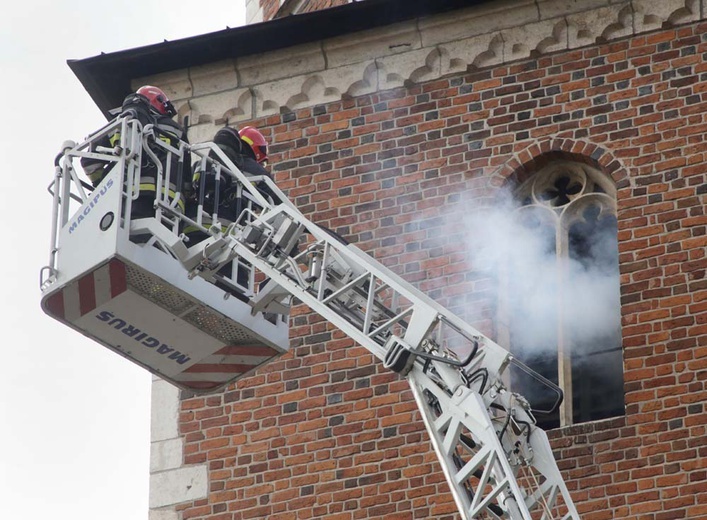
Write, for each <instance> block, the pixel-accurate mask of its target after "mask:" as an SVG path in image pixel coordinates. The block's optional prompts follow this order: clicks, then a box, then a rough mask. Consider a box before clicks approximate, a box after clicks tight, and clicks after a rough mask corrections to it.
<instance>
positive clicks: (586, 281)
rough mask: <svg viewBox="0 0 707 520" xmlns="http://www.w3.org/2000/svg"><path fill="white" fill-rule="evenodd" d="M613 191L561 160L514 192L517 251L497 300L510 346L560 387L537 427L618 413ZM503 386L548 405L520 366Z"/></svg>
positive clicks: (590, 172) (598, 177) (596, 175)
mask: <svg viewBox="0 0 707 520" xmlns="http://www.w3.org/2000/svg"><path fill="white" fill-rule="evenodd" d="M615 193H616V190H615V187H614V184H613V182H612V181H611V180H610V179H609V178H607V177H606V176H604V175H603V174H602V173H601V172H600V171H598V170H596V169H594V168H592V167H590V166H588V165H586V164H583V163H579V162H571V161H564V160H563V161H554V162H551V163H550V164H548V165H546V166H544V167H543V168H541V169H539V170H538V171H537V172H535V173H534V174H533V175H532V176H531V177H530V178H528V179H527V180H526V181H525V182H523V183H522V184H520V185H519V186H518V187H517V188H516V189H515V191H514V198H515V200H516V201H518V202H519V203H520V206H519V207H518V208H517V209H516V212H515V220H516V222H517V223H519V224H520V228H519V229H520V230H521V233H519V237H518V241H519V244H520V245H519V248H520V247H522V248H523V250H522V251H520V253H519V254H518V255H511V258H510V259H508V266H507V269H508V273H507V274H508V276H506V277H505V285H506V287H505V290H504V295H505V296H504V298H505V299H506V301H505V302H503V304H502V308H504V309H505V313H506V314H507V316H506V322H507V326H508V338H507V340H508V342H509V344H510V348H511V351H512V352H513V353H514V354H515V355H516V356H517V357H518V358H519V359H521V360H522V361H524V362H525V363H526V364H527V365H529V366H530V367H531V368H533V369H535V370H536V371H538V372H540V373H541V374H542V375H544V376H545V377H546V378H548V379H550V380H551V381H553V382H554V383H556V384H558V386H560V388H562V389H563V391H564V393H565V399H564V402H563V404H562V405H561V406H560V409H559V411H558V412H556V413H554V414H552V415H546V416H545V415H542V414H538V417H537V418H538V421H539V423H540V424H541V426H543V427H545V428H552V427H557V426H560V425H562V426H565V425H569V424H576V423H581V422H586V421H590V420H598V419H603V418H607V417H613V416H617V415H622V414H623V413H624V399H623V360H622V349H621V328H620V299H619V269H618V245H617V220H616V195H615ZM520 235H525V237H521V236H520ZM511 384H512V385H513V386H514V388H515V389H517V390H518V391H519V392H520V393H522V394H524V395H526V396H527V397H528V398H529V400H530V401H531V404H533V405H534V407H535V408H536V409H543V408H547V407H549V406H550V404H551V397H552V396H550V395H548V394H547V392H543V391H542V389H541V388H540V387H538V386H537V383H535V382H533V381H531V380H530V379H529V378H527V377H524V376H523V375H522V374H514V375H513V377H512V383H511Z"/></svg>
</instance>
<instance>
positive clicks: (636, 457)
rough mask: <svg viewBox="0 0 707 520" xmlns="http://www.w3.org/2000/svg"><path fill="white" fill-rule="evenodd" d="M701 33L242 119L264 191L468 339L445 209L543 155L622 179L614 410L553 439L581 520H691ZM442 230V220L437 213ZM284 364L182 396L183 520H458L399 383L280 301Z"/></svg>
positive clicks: (697, 366) (702, 418) (700, 392)
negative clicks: (268, 162)
mask: <svg viewBox="0 0 707 520" xmlns="http://www.w3.org/2000/svg"><path fill="white" fill-rule="evenodd" d="M705 33H707V24H691V25H686V26H682V27H679V28H675V29H665V30H660V31H654V32H651V33H648V34H645V35H640V36H637V37H634V38H632V39H625V40H618V41H613V42H611V43H606V44H601V45H595V46H592V47H587V48H582V49H577V50H572V51H565V52H559V53H555V54H550V55H546V56H542V57H539V58H537V59H526V60H522V61H518V62H515V63H511V64H508V65H502V66H497V67H495V68H486V69H482V70H478V71H475V72H471V73H466V74H454V75H450V76H448V77H445V78H442V79H439V80H435V81H429V82H425V83H421V84H418V85H415V86H411V87H409V88H398V89H393V90H388V91H384V92H380V93H375V94H370V95H362V96H358V97H354V98H347V99H343V100H341V101H337V102H331V103H328V104H322V105H316V106H313V107H307V108H302V109H299V110H294V111H291V112H286V113H284V114H282V115H272V116H268V117H264V118H262V119H260V120H256V121H255V124H257V125H258V127H259V128H262V129H263V131H264V133H266V134H267V136H268V137H269V140H270V142H271V143H272V146H271V151H272V153H271V156H272V159H273V160H272V163H273V164H274V172H275V173H276V177H277V180H278V182H279V184H280V185H281V186H282V187H283V188H284V189H285V190H286V191H287V192H289V194H290V196H291V198H292V199H293V200H294V201H295V203H296V204H297V205H298V206H299V207H300V209H302V210H303V211H304V212H305V213H306V214H308V215H309V216H310V217H311V218H312V219H313V220H315V221H317V222H319V223H321V224H323V225H326V226H328V227H331V228H332V229H334V230H336V231H338V232H339V233H341V234H342V235H344V236H345V237H346V238H348V239H350V240H351V241H353V242H355V243H356V244H357V245H358V246H359V247H361V248H362V249H364V250H365V251H368V252H369V253H370V254H372V255H373V256H374V257H376V258H377V259H378V260H380V261H382V262H383V263H384V264H386V265H388V266H389V267H391V268H392V269H393V270H395V271H396V272H398V273H399V274H401V275H402V276H403V277H404V278H405V279H407V280H408V281H410V282H412V283H414V284H416V285H417V286H418V287H419V288H420V289H422V290H423V291H425V292H426V293H428V294H430V295H431V296H432V297H433V298H435V299H436V300H438V301H440V302H441V303H443V304H445V305H450V306H451V307H452V308H453V310H455V311H456V312H458V313H460V314H463V315H464V316H465V317H466V318H467V319H468V320H469V321H470V322H472V323H473V324H474V325H475V326H476V327H477V328H479V329H480V330H482V331H483V332H485V333H487V334H489V335H491V336H493V335H494V332H495V330H494V316H495V313H494V302H493V299H492V298H491V297H490V296H489V294H490V293H489V291H488V287H489V285H490V281H489V280H487V279H485V278H484V276H483V275H482V274H479V273H475V272H474V270H473V266H472V265H471V264H470V262H469V258H468V257H467V255H466V252H465V250H464V247H463V246H462V245H461V241H460V240H459V237H460V235H461V234H463V229H460V226H459V225H454V224H455V222H458V221H455V220H454V216H455V215H458V214H461V213H463V212H464V211H465V210H466V209H467V208H468V207H469V204H472V203H474V202H475V201H476V203H482V201H484V200H486V199H487V197H488V195H489V194H490V193H492V192H493V189H494V187H495V186H498V185H502V184H503V183H505V182H506V181H507V180H508V179H512V178H517V177H518V176H522V173H523V171H524V170H526V169H529V168H531V167H532V165H534V164H537V163H539V162H542V161H544V160H546V159H547V158H548V157H557V156H564V157H570V158H574V159H579V160H584V161H587V162H590V163H592V164H594V165H595V166H597V167H599V168H600V169H601V170H603V171H604V172H605V173H606V174H607V175H610V176H611V177H612V178H613V179H614V181H615V182H616V184H617V187H618V218H619V248H620V262H621V282H622V304H623V307H622V325H623V339H624V365H625V366H624V368H625V376H624V377H625V391H626V403H627V409H626V416H625V417H620V418H615V419H610V420H606V421H601V422H596V423H589V424H583V425H577V426H572V427H569V428H565V429H561V430H556V431H552V432H550V437H551V440H552V442H553V447H554V449H555V450H556V455H557V457H558V460H559V464H560V467H561V469H562V470H563V474H564V476H565V478H566V479H567V482H568V485H569V487H570V490H571V491H572V492H573V496H574V497H575V500H576V502H577V505H578V508H579V510H580V511H581V512H582V513H583V518H584V519H589V520H600V519H609V518H640V519H645V520H667V519H677V518H684V519H696V518H701V517H707V463H706V462H705V460H707V457H706V455H707V448H706V447H705V445H706V442H707V441H706V439H707V432H706V431H705V430H706V426H705V425H706V424H707V411H706V410H705V399H706V398H707V390H706V389H705V380H706V379H707V280H705V270H706V269H707V260H706V259H705V246H706V245H707V235H706V234H705V231H706V229H707V216H705V211H704V206H705V192H706V191H707V183H706V179H705V174H706V172H707V161H706V158H705V130H707V99H706V97H705V96H706V94H705V92H706V89H705V84H706V81H705V80H706V78H707V66H706V65H705V64H704V58H705V56H707V37H705V36H703V35H704V34H705ZM450 217H451V218H450ZM291 324H292V341H293V348H292V351H291V353H290V354H288V355H286V356H285V357H283V358H281V359H280V360H278V361H277V362H275V363H272V364H271V365H268V366H267V367H265V368H264V369H262V370H259V371H258V372H257V373H256V374H255V375H254V376H252V377H250V378H247V379H244V380H241V381H239V382H238V383H237V384H235V385H233V386H231V387H229V388H228V389H227V390H226V391H225V392H223V393H220V394H217V395H213V396H209V397H188V396H183V399H182V402H181V410H180V415H179V431H180V434H181V435H182V436H183V439H184V463H185V464H187V465H189V464H207V466H208V472H209V491H208V497H207V498H205V499H201V500H195V501H193V502H186V503H183V504H181V505H178V506H177V508H176V509H177V511H179V513H180V515H181V518H184V519H187V518H204V519H207V518H208V519H213V520H216V519H219V520H236V519H241V518H256V519H259V518H267V519H273V520H274V519H291V518H326V519H346V520H349V519H358V518H385V519H410V518H424V519H432V518H434V519H444V518H457V517H458V515H457V513H456V509H455V507H454V504H453V502H452V499H451V496H450V495H449V493H448V491H447V486H446V483H445V481H444V477H443V475H442V473H441V470H440V468H439V466H438V464H437V462H436V458H435V456H434V454H433V453H432V451H431V448H430V445H429V443H428V441H427V436H426V433H425V431H424V427H423V425H422V423H421V422H420V420H419V414H418V413H417V411H416V407H415V404H414V402H413V400H412V397H411V394H410V392H409V391H408V390H407V386H406V383H405V382H404V381H403V380H401V379H400V378H399V377H398V376H397V375H396V374H394V373H391V372H388V371H386V370H385V369H383V368H382V367H381V366H380V364H379V363H377V362H375V361H374V360H373V358H372V356H371V355H370V354H368V353H367V352H366V351H365V350H363V349H361V348H360V347H357V346H355V345H353V344H352V342H351V341H350V340H348V339H347V338H345V337H344V336H343V334H341V333H340V332H338V331H336V330H334V329H333V328H332V327H331V326H329V325H328V324H327V323H325V322H324V321H323V320H322V319H321V318H319V317H318V316H316V315H312V314H311V313H309V312H308V311H307V310H306V309H304V308H301V307H297V308H295V309H294V311H293V313H292V321H291Z"/></svg>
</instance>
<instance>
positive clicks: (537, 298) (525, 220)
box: [464, 192, 620, 356]
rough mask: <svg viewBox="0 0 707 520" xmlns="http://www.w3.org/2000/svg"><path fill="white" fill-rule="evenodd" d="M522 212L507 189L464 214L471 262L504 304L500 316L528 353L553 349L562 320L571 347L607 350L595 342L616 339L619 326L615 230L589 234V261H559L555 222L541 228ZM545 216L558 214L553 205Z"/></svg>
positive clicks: (550, 352) (534, 353)
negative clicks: (491, 204) (488, 203)
mask: <svg viewBox="0 0 707 520" xmlns="http://www.w3.org/2000/svg"><path fill="white" fill-rule="evenodd" d="M526 210H527V208H526V209H521V208H520V205H519V204H518V202H517V201H515V200H514V199H513V197H512V195H510V194H509V193H506V192H504V193H502V194H501V196H500V197H499V198H498V199H497V200H496V201H495V202H494V204H493V207H490V208H488V207H487V208H483V209H482V208H475V209H474V210H472V212H471V213H470V214H467V215H466V216H465V218H464V228H465V231H466V233H465V237H466V239H467V244H466V245H467V251H468V253H469V257H470V261H471V267H472V269H473V270H474V271H478V272H481V273H483V274H484V275H485V276H487V277H488V278H489V279H490V280H491V281H492V283H491V285H492V286H494V287H496V289H497V293H496V294H495V295H494V296H495V297H496V298H497V299H498V298H500V300H498V301H504V302H505V305H504V307H503V310H502V312H500V313H499V316H498V318H499V319H501V320H502V321H507V324H508V326H509V327H510V330H511V335H512V337H515V338H517V339H519V340H520V343H522V345H523V348H524V349H525V353H526V355H527V354H532V355H533V356H538V355H543V354H547V355H550V354H552V355H554V354H556V352H557V343H558V334H559V333H558V323H559V322H561V323H562V324H563V327H562V333H563V334H566V335H568V336H570V337H571V344H572V345H574V346H575V348H580V349H590V350H595V349H596V350H605V349H606V348H607V347H606V346H602V345H600V343H602V342H605V341H606V338H607V337H609V338H612V337H613V338H616V337H617V333H618V330H619V327H620V300H619V279H618V265H617V253H616V235H615V229H613V228H611V227H609V228H608V232H607V233H604V234H602V235H600V236H593V239H592V242H591V244H590V245H589V246H588V249H589V251H590V252H591V255H590V256H591V257H592V260H591V262H584V265H583V263H582V262H580V261H578V260H573V259H569V258H562V259H559V260H558V257H557V254H556V250H555V236H554V232H555V225H554V223H549V225H547V226H545V225H540V224H539V222H535V220H534V217H533V215H531V213H530V212H529V211H526ZM541 215H542V213H541ZM546 217H547V219H548V220H550V219H554V218H556V217H555V216H554V215H553V214H552V213H551V212H550V210H548V212H547V215H546ZM504 314H505V315H504ZM558 320H559V321H558ZM570 337H567V338H566V339H567V340H570ZM613 343H615V339H614V341H613ZM615 346H616V345H611V347H612V348H613V347H615Z"/></svg>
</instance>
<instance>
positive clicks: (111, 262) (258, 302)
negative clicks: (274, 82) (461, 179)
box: [40, 118, 580, 520]
mask: <svg viewBox="0 0 707 520" xmlns="http://www.w3.org/2000/svg"><path fill="white" fill-rule="evenodd" d="M117 129H119V130H120V144H119V145H117V146H115V147H113V148H109V149H103V148H101V147H100V146H97V145H96V143H97V142H99V141H100V140H101V138H103V137H105V135H108V134H110V133H115V132H116V130H117ZM82 157H88V158H94V159H96V158H98V159H101V160H103V161H105V162H106V164H107V166H106V171H107V172H108V173H107V175H106V177H105V178H104V179H103V180H102V181H101V183H100V184H99V185H98V186H97V187H95V189H93V188H91V187H89V186H86V185H85V184H84V183H83V182H82V181H81V180H80V179H79V177H78V173H77V170H76V166H75V164H74V163H76V162H77V161H78V160H79V159H80V158H82ZM160 158H161V159H160ZM170 158H171V159H176V160H170ZM189 158H191V159H189ZM192 161H195V163H196V164H198V165H199V166H198V167H199V168H200V170H201V172H202V174H201V175H200V177H199V186H198V187H196V189H195V190H194V193H191V194H186V193H181V192H179V189H177V190H176V192H175V193H172V192H170V190H169V189H168V187H170V186H172V185H176V186H182V185H183V184H184V183H183V178H184V175H185V171H186V172H191V168H190V166H191V162H192ZM146 164H150V165H151V166H152V167H153V168H156V172H157V173H156V180H155V182H156V185H155V187H154V189H153V193H154V201H152V205H151V207H152V212H151V213H150V215H148V216H147V217H145V216H144V215H141V217H142V218H135V215H136V212H135V211H134V210H135V207H136V205H137V204H138V203H139V201H140V200H141V199H140V190H141V189H143V187H144V182H141V176H142V174H143V173H144V169H145V165H146ZM175 164H179V165H180V166H179V167H175V166H174V165H175ZM206 172H208V174H206ZM187 174H188V175H190V178H191V174H190V173H187ZM207 179H210V181H208V182H210V183H211V184H210V185H209V186H207V185H206V183H207ZM224 180H228V182H227V183H225V184H224V185H228V186H229V189H230V190H233V189H235V190H236V191H235V195H236V197H235V198H236V200H237V201H238V207H239V208H240V211H239V212H238V215H237V217H236V218H235V220H227V219H225V218H224V216H223V215H220V214H219V211H218V210H217V209H214V208H218V207H219V204H218V198H219V196H220V195H219V194H220V193H221V191H222V190H221V182H222V181H224ZM50 192H51V193H52V195H53V201H54V212H53V225H52V235H51V248H50V259H49V265H48V266H47V267H45V268H43V270H42V273H41V276H40V284H41V287H42V291H43V294H42V307H43V309H44V310H45V312H47V313H48V314H50V315H51V316H53V317H54V318H56V319H58V320H60V321H61V322H63V323H65V324H67V325H68V326H70V327H72V328H74V329H76V330H78V331H79V332H81V333H83V334H85V335H86V336H89V337H91V338H93V339H95V340H96V341H98V342H99V343H101V344H103V345H104V346H106V347H108V348H109V349H111V350H113V351H115V352H117V353H119V354H120V355H122V356H124V357H126V358H128V359H129V360H131V361H133V362H135V363H138V364H139V365H141V366H143V367H145V368H146V369H148V370H149V371H151V372H152V373H154V374H157V375H159V376H160V377H162V378H164V379H166V380H168V381H170V382H172V383H173V384H175V385H177V386H179V387H181V388H183V389H187V390H192V391H196V392H211V391H215V390H217V389H219V388H222V387H223V386H224V385H226V384H228V383H230V382H232V381H235V380H236V379H238V378H239V377H242V376H244V375H246V374H248V373H250V372H251V371H253V370H254V369H255V368H257V367H258V366H260V365H262V364H264V363H267V362H268V361H270V360H271V359H273V358H274V357H276V356H278V355H280V354H282V353H285V352H287V351H288V348H289V343H288V328H287V315H288V311H289V308H290V305H292V303H293V302H296V301H299V302H302V303H304V304H305V305H307V306H308V307H309V308H311V309H312V310H313V311H315V312H317V313H318V314H320V315H321V316H322V317H323V318H325V319H326V320H327V321H329V322H330V323H332V324H333V325H334V326H336V327H337V328H338V329H339V330H341V331H342V332H344V333H345V334H346V335H348V336H349V337H350V338H352V339H353V340H354V341H355V342H356V343H358V344H359V345H361V346H363V347H365V348H366V349H368V350H369V351H370V352H371V353H373V354H374V355H375V356H376V357H377V358H378V359H379V360H380V361H381V362H382V363H383V365H384V366H385V367H387V368H389V369H390V370H393V371H395V372H397V373H398V374H400V375H401V377H405V378H406V379H407V380H408V382H409V384H410V388H411V390H412V393H413V395H414V398H415V400H416V403H417V405H418V407H419V409H420V413H421V416H422V420H423V422H424V424H425V427H426V429H427V431H428V433H429V435H430V439H431V443H432V446H433V447H434V449H435V451H436V454H437V457H438V459H439V461H440V464H441V466H442V470H443V472H444V475H445V477H446V480H447V482H448V484H449V486H450V489H451V492H452V495H453V497H454V500H455V502H456V505H457V507H458V509H459V512H460V515H461V517H462V518H463V519H464V520H472V519H477V518H496V519H511V520H533V519H545V520H549V519H557V520H560V519H562V520H569V519H571V520H578V519H579V518H580V517H579V514H578V513H577V510H576V508H575V506H574V504H573V502H572V497H571V496H570V494H569V491H568V489H567V486H566V484H565V482H564V481H563V479H562V476H561V474H560V471H559V469H558V467H557V464H556V462H555V460H554V457H553V454H552V449H551V447H550V444H549V441H548V438H547V435H546V434H545V432H543V431H542V429H540V428H538V427H537V426H536V420H535V417H534V413H538V411H537V410H533V408H532V406H531V405H530V403H528V401H527V400H526V399H525V398H523V396H521V395H519V394H517V393H515V392H513V391H511V389H510V388H509V382H508V380H509V377H508V371H509V369H510V368H511V367H516V368H517V369H520V370H522V371H523V372H525V374H526V375H527V376H530V377H532V378H534V379H535V380H536V381H538V382H539V383H540V384H541V385H543V386H544V387H545V388H546V390H547V391H548V392H551V393H552V394H554V396H555V400H554V405H553V406H552V408H554V409H557V407H558V406H559V404H560V402H561V400H562V392H561V391H560V389H559V388H558V387H557V386H556V385H554V384H553V383H551V382H549V381H547V380H545V379H544V378H543V377H542V376H540V375H539V374H536V373H535V372H533V371H532V370H531V369H529V368H528V367H526V366H525V365H523V364H522V363H520V362H519V361H518V360H516V359H514V358H513V356H511V355H510V353H509V352H508V351H507V350H505V349H503V348H502V347H500V346H499V345H497V344H496V343H494V342H493V341H492V340H491V339H489V338H487V337H486V336H484V335H483V334H481V333H480V332H479V331H477V330H476V329H474V328H473V327H472V326H471V325H469V324H468V323H466V322H464V321H463V320H461V319H460V318H458V317H457V316H455V315H454V314H452V313H451V312H449V311H448V310H447V309H445V308H444V307H442V306H441V305H439V304H437V303H436V302H435V301H433V300H432V299H430V298H429V297H427V296H426V295H424V294H423V293H421V292H420V291H418V290H417V289H416V288H414V287H413V286H411V285H410V284H409V283H407V282H406V281H405V280H403V279H402V278H400V277H399V276H397V275H396V274H395V273H393V272H391V271H390V270H388V269H387V268H386V267H385V266H383V265H381V264H380V263H378V262H377V261H376V260H374V259H373V258H371V257H370V256H368V255H367V254H366V253H364V252H363V251H361V250H360V249H358V248H357V247H355V246H354V245H352V244H348V243H347V242H346V241H345V240H343V239H342V238H341V237H339V236H338V235H336V234H335V233H332V232H331V231H329V230H326V229H324V228H322V227H320V226H318V225H316V224H314V223H313V222H311V221H310V220H309V219H307V218H306V217H305V216H304V215H302V213H301V212H300V211H299V210H298V209H297V208H296V207H295V206H294V205H293V204H292V203H291V202H290V201H289V200H288V199H287V197H286V196H285V195H284V194H283V193H282V192H281V191H280V190H279V189H278V188H277V186H276V185H275V184H274V183H273V182H272V180H271V179H270V178H269V177H266V176H252V175H249V174H247V173H244V172H241V171H240V170H239V169H238V168H237V167H236V165H235V164H233V163H232V162H231V161H230V160H229V159H228V157H227V156H226V155H225V154H224V153H223V151H221V150H220V149H219V148H218V147H217V146H216V145H214V144H213V143H201V144H196V145H191V146H190V145H187V144H186V143H181V145H180V146H179V148H174V147H171V146H169V145H167V144H165V143H164V142H162V141H160V140H159V139H156V138H155V134H154V129H153V128H151V127H150V126H149V125H148V126H146V127H144V128H142V127H141V126H140V124H139V123H138V122H137V121H135V120H132V119H129V118H118V119H116V120H115V121H113V122H111V123H110V124H109V125H107V126H106V127H104V128H103V129H101V130H100V131H99V132H97V133H96V134H94V135H92V136H90V137H89V139H87V140H86V141H85V142H83V143H81V144H76V143H66V144H65V146H64V147H63V150H62V152H61V153H60V154H59V156H58V157H57V161H56V175H55V179H54V181H53V182H52V184H51V185H50ZM233 193H234V192H231V194H233ZM184 202H186V203H187V204H186V205H185V207H186V208H187V209H186V211H184V210H183V209H182V206H183V204H182V203H184ZM187 228H191V229H194V228H196V229H198V230H199V231H200V232H201V234H202V239H200V240H194V241H191V242H190V241H189V240H188V239H187V237H186V236H185V233H184V232H183V231H184V230H185V229H187ZM549 412H552V410H549Z"/></svg>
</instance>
